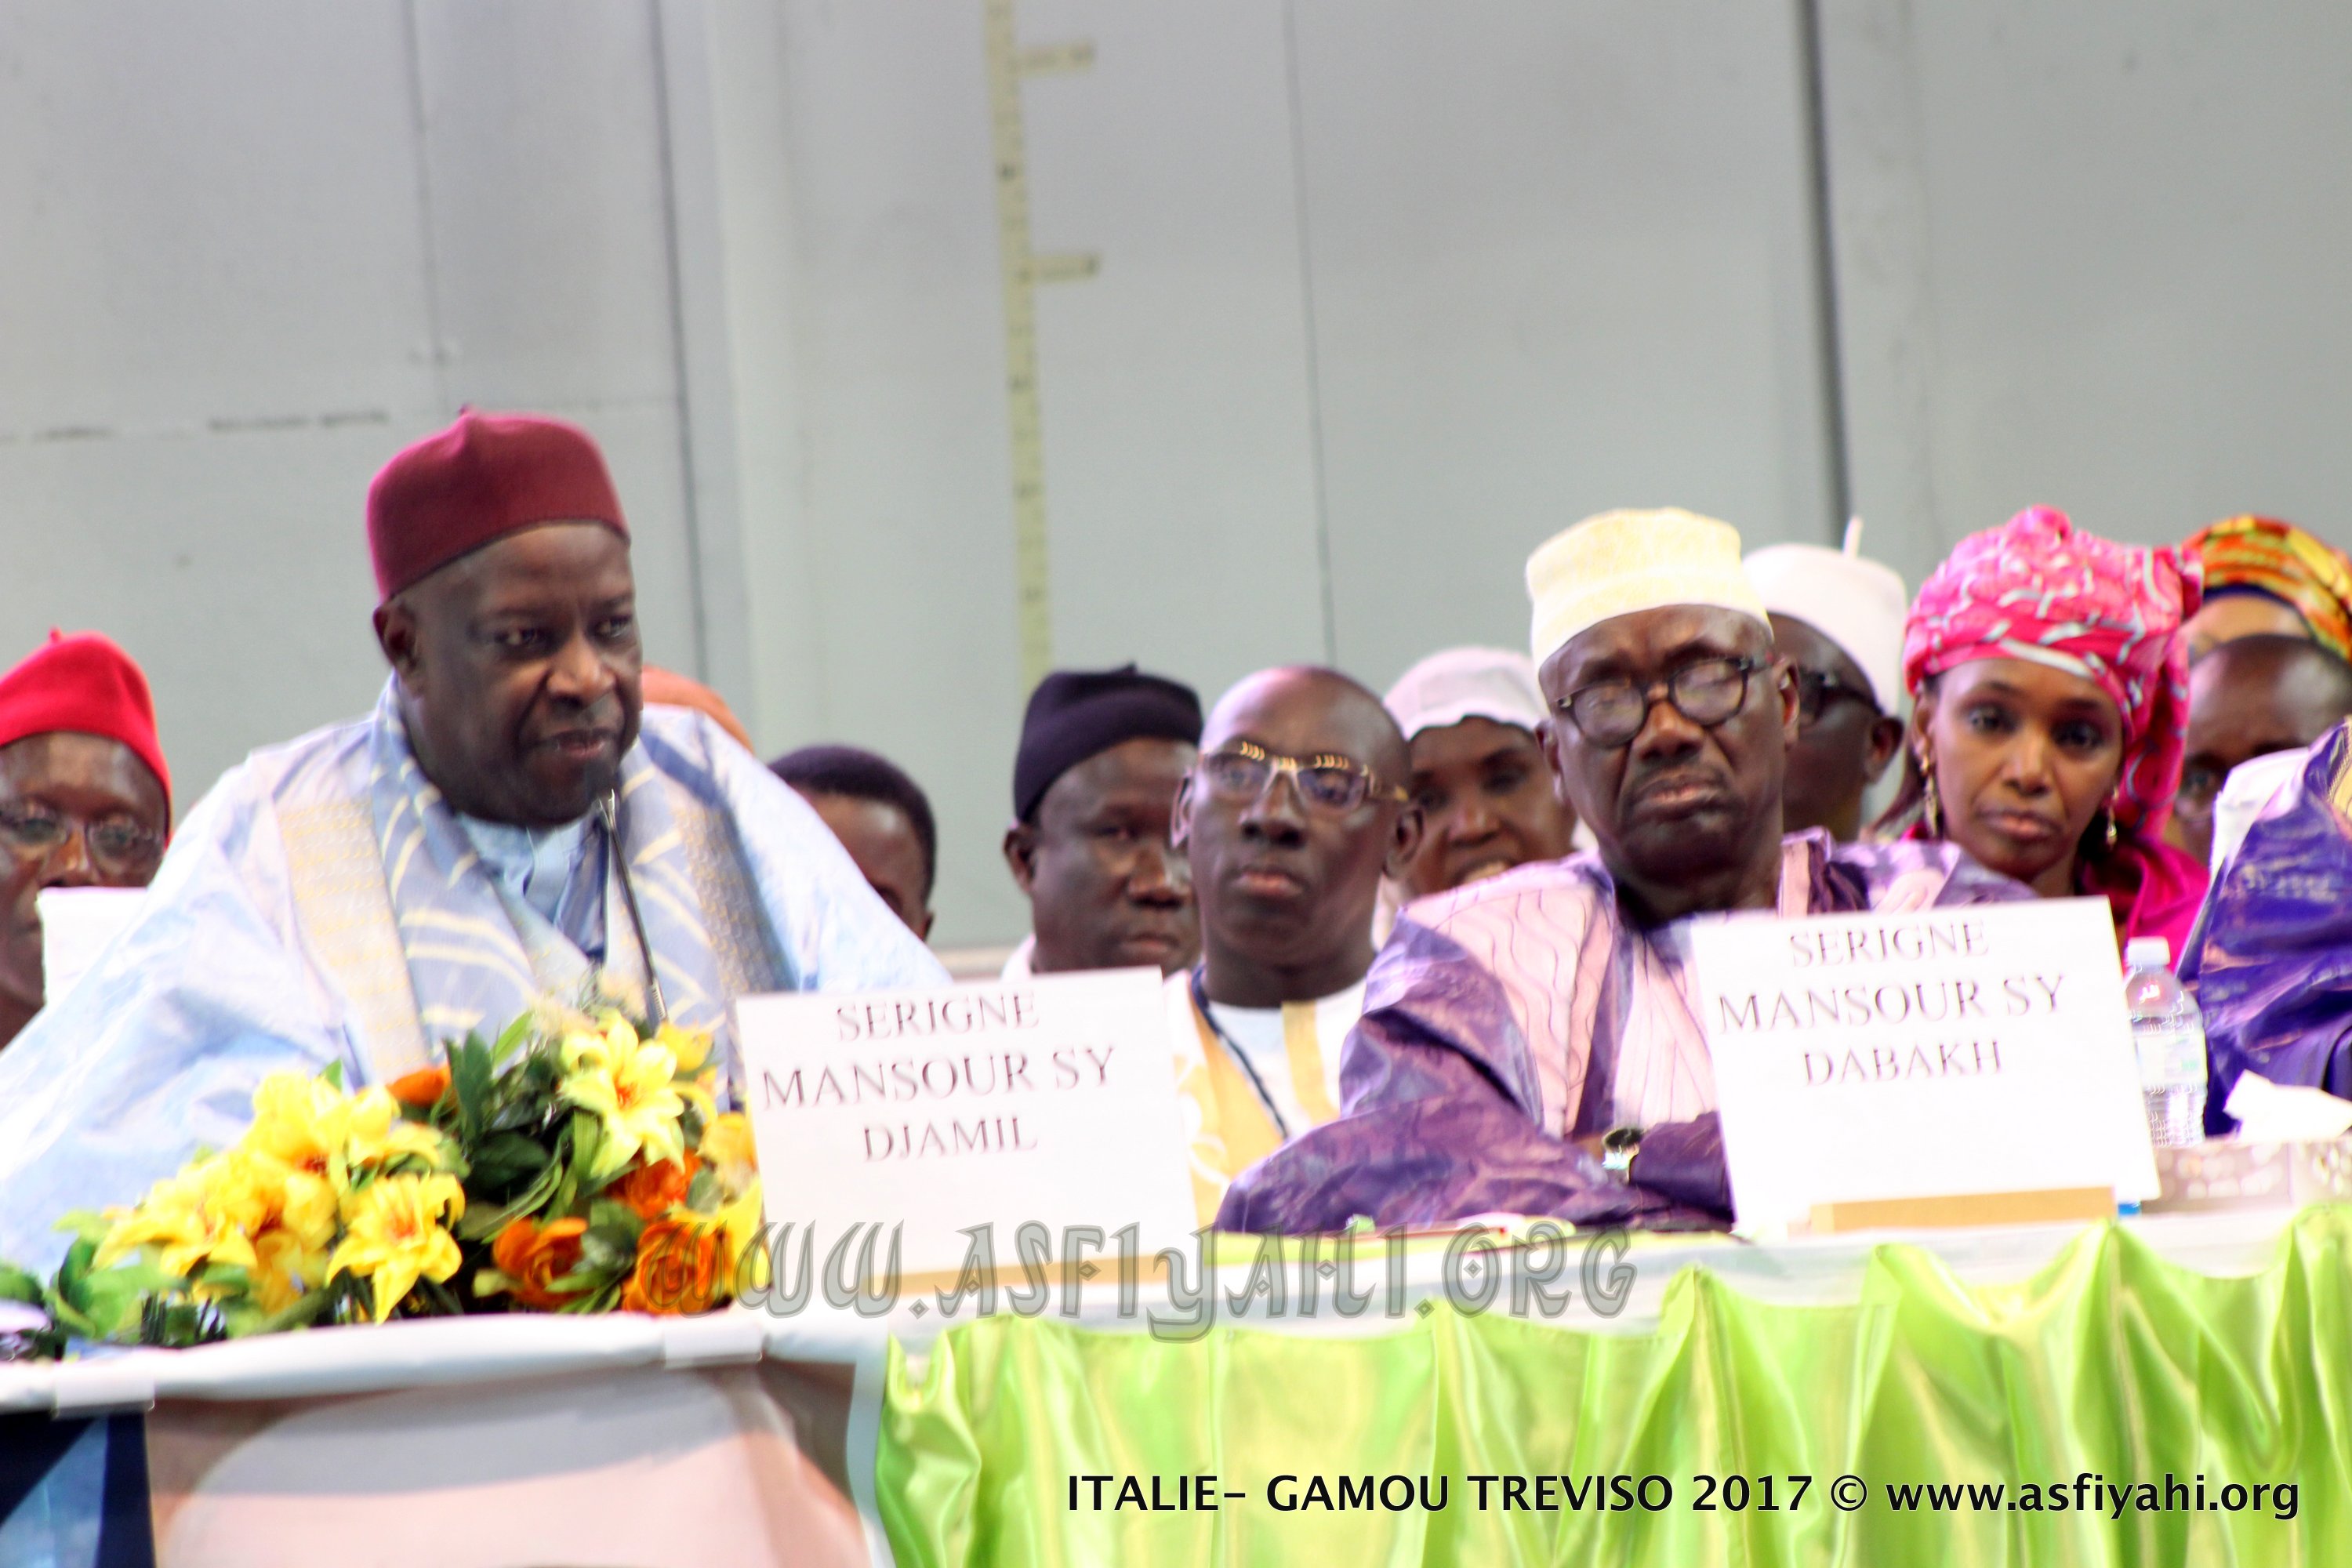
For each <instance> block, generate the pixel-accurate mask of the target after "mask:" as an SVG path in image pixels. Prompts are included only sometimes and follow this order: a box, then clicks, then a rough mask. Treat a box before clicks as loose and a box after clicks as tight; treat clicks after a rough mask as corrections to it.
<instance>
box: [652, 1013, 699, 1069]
mask: <svg viewBox="0 0 2352 1568" xmlns="http://www.w3.org/2000/svg"><path fill="white" fill-rule="evenodd" d="M654 1039H655V1040H656V1042H658V1043H659V1044H661V1045H665V1046H667V1047H669V1054H670V1055H671V1056H673V1057H675V1058H677V1076H678V1077H680V1078H692V1077H693V1076H694V1075H695V1074H696V1073H698V1072H700V1071H701V1070H702V1064H703V1063H705V1062H707V1061H709V1059H710V1031H709V1030H708V1029H688V1028H684V1027H681V1026H678V1025H677V1024H673V1023H670V1022H668V1021H667V1020H664V1021H663V1023H662V1026H661V1027H660V1028H658V1029H656V1030H655V1031H654Z"/></svg>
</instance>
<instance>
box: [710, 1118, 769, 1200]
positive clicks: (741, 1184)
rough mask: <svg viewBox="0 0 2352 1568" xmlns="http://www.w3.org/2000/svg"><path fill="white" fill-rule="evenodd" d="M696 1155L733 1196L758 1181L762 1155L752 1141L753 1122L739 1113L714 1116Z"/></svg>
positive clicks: (722, 1188)
mask: <svg viewBox="0 0 2352 1568" xmlns="http://www.w3.org/2000/svg"><path fill="white" fill-rule="evenodd" d="M695 1152H697V1153H698V1154H700V1155H701V1156H702V1163H703V1164H704V1165H705V1166H706V1167H708V1168H709V1171H710V1172H711V1173H712V1174H713V1175H715V1176H717V1177H718V1179H719V1188H720V1190H721V1191H723V1192H725V1193H727V1194H729V1195H730V1196H734V1195H736V1194H740V1193H742V1192H743V1191H745V1190H746V1189H747V1188H749V1187H750V1186H751V1184H752V1183H754V1182H755V1181H757V1180H758V1179H759V1173H760V1152H759V1150H758V1148H757V1147H756V1146H755V1145H754V1144H753V1143H752V1142H751V1118H750V1117H748V1116H746V1115H744V1114H743V1113H742V1112H741V1111H740V1110H730V1111H729V1112H728V1113H727V1114H726V1115H724V1116H717V1117H713V1118H712V1119H711V1120H710V1122H709V1125H707V1126H705V1127H704V1128H703V1130H702V1143H701V1145H700V1147H699V1148H698V1149H697V1150H696V1151H695Z"/></svg>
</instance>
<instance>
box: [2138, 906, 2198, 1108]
mask: <svg viewBox="0 0 2352 1568" xmlns="http://www.w3.org/2000/svg"><path fill="white" fill-rule="evenodd" d="M2124 1006H2125V1007H2126V1009H2127V1010H2128V1011H2129V1013H2130V1015H2131V1030H2132V1044H2133V1045H2134V1046H2136V1047H2138V1050H2139V1084H2140V1092H2141V1093H2142V1094H2143V1095H2145V1096H2146V1097H2147V1136H2148V1139H2149V1141H2150V1142H2153V1143H2155V1144H2156V1146H2157V1147H2158V1148H2159V1149H2167V1148H2170V1149H2177V1148H2180V1147H2182V1146H2184V1145H2186V1144H2190V1143H2197V1142H2202V1141H2203V1139H2204V1137H2205V1016H2204V1015H2203V1014H2202V1013H2200V1012H2199V1011H2198V1010H2197V999H2196V998H2195V997H2194V996H2191V995H2190V994H2189V993H2188V992H2187V991H2186V990H2184V989H2183V988H2182V987H2181V984H2180V982H2179V981H2178V980H2176V979H2174V978H2173V976H2172V949H2171V946H2170V945H2169V944H2168V943H2167V942H2166V941H2165V940H2164V939H2163V938H2162V937H2160V936H2137V937H2134V938H2132V940H2131V941H2130V942H2126V944H2125V945H2124Z"/></svg>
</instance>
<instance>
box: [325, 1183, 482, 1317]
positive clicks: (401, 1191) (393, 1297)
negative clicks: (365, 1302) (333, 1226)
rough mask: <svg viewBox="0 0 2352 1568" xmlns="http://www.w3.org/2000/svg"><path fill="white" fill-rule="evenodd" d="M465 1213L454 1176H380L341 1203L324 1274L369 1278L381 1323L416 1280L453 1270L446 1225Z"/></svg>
mask: <svg viewBox="0 0 2352 1568" xmlns="http://www.w3.org/2000/svg"><path fill="white" fill-rule="evenodd" d="M465 1212H466V1191H465V1189H464V1188H463V1187H461V1186H459V1185H458V1184H457V1177H455V1176H452V1175H447V1174H446V1173H438V1172H436V1173H433V1174H430V1175H409V1176H380V1177H378V1178H377V1179H376V1180H374V1181H373V1182H370V1183H368V1184H366V1185H365V1186H362V1187H359V1188H356V1189H355V1190H353V1191H352V1194H350V1196H349V1198H348V1199H347V1200H346V1202H345V1203H344V1205H343V1239H342V1240H341V1242H339V1243H338V1244H337V1245H336V1247H335V1250H334V1255H333V1256H332V1257H331V1258H328V1259H327V1276H328V1278H329V1279H332V1278H333V1277H334V1276H336V1275H338V1274H341V1273H344V1272H347V1271H348V1272H349V1273H352V1274H353V1275H356V1276H358V1277H359V1278H360V1279H366V1280H368V1281H369V1282H370V1283H371V1284H372V1285H373V1287H374V1295H375V1321H377V1322H379V1323H380V1322H382V1321H384V1319H386V1318H388V1317H390V1316H391V1315H392V1310H393V1308H394V1307H396V1306H398V1305H399V1304H400V1300H401V1298H402V1297H404V1296H405V1295H407V1294H408V1292H409V1291H410V1290H411V1289H414V1288H415V1284H416V1281H417V1279H418V1278H419V1277H420V1276H421V1277H423V1278H425V1279H430V1280H433V1281H435V1282H436V1283H438V1282H440V1281H442V1280H445V1279H448V1278H449V1276H451V1275H452V1274H455V1273H456V1272H457V1265H458V1263H459V1262H460V1258H459V1257H458V1254H457V1241H456V1240H455V1239H454V1238H452V1237H451V1236H450V1235H449V1232H448V1230H447V1229H446V1223H447V1222H454V1221H456V1220H457V1218H458V1217H459V1216H460V1215H464V1214H465Z"/></svg>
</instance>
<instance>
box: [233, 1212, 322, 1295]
mask: <svg viewBox="0 0 2352 1568" xmlns="http://www.w3.org/2000/svg"><path fill="white" fill-rule="evenodd" d="M329 1230H330V1234H331V1232H332V1227H331V1226H330V1227H329ZM253 1256H254V1267H253V1268H252V1271H251V1272H252V1278H253V1297H254V1300H255V1301H256V1302H257V1303H258V1304H259V1305H260V1307H261V1309H262V1310H264V1311H266V1312H277V1311H282V1310H285V1309H286V1308H288V1307H290V1306H292V1305H293V1304H294V1301H295V1299H296V1298H297V1297H299V1296H301V1295H302V1294H303V1293H304V1292H306V1291H310V1290H315V1289H318V1288H319V1286H320V1284H321V1283H323V1282H324V1281H325V1279H326V1278H327V1249H326V1247H323V1246H317V1247H313V1246H310V1245H307V1244H306V1243H305V1242H304V1240H303V1239H302V1238H301V1237H299V1236H296V1235H295V1234H294V1233H293V1232H291V1231H289V1230H287V1229H285V1228H283V1227H275V1228H272V1229H269V1230H266V1231H263V1232H262V1233H261V1234H260V1235H259V1236H257V1237H254V1238H253Z"/></svg>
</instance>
